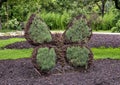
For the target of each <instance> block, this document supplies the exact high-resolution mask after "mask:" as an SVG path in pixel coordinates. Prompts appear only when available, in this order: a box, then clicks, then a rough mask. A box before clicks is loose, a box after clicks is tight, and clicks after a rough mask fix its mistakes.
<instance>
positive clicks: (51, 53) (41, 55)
mask: <svg viewBox="0 0 120 85" xmlns="http://www.w3.org/2000/svg"><path fill="white" fill-rule="evenodd" d="M36 61H37V65H38V66H39V68H40V69H41V70H42V71H48V70H50V69H52V68H53V67H54V66H55V64H56V54H55V50H54V48H51V49H49V48H47V47H45V48H39V49H38V52H37V57H36Z"/></svg>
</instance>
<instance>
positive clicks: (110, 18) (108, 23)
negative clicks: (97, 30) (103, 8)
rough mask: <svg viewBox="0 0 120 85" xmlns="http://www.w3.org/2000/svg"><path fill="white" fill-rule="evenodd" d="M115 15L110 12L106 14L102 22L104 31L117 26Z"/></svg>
mask: <svg viewBox="0 0 120 85" xmlns="http://www.w3.org/2000/svg"><path fill="white" fill-rule="evenodd" d="M115 16H116V15H115V13H114V12H113V11H110V12H109V13H106V14H105V15H104V17H103V20H102V30H110V29H111V27H113V26H115V21H114V20H115Z"/></svg>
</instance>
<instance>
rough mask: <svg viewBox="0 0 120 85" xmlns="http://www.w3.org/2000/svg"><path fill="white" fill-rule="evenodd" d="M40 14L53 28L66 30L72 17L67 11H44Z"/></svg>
mask: <svg viewBox="0 0 120 85" xmlns="http://www.w3.org/2000/svg"><path fill="white" fill-rule="evenodd" d="M40 16H41V18H42V19H43V20H44V21H45V22H46V24H47V25H48V26H49V27H50V29H51V30H64V29H65V28H66V26H67V23H68V21H69V19H70V16H69V14H68V13H67V12H63V14H61V13H54V12H49V13H47V12H42V13H41V14H40Z"/></svg>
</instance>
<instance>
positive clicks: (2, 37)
mask: <svg viewBox="0 0 120 85" xmlns="http://www.w3.org/2000/svg"><path fill="white" fill-rule="evenodd" d="M9 38H24V36H0V39H3V40H5V39H9Z"/></svg>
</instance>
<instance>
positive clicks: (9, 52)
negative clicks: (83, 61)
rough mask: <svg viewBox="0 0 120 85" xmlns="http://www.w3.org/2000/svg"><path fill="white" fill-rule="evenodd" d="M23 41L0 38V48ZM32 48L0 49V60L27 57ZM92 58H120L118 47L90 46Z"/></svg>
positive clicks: (21, 39)
mask: <svg viewBox="0 0 120 85" xmlns="http://www.w3.org/2000/svg"><path fill="white" fill-rule="evenodd" d="M20 41H25V39H24V38H10V39H6V40H0V48H1V47H4V46H6V45H8V44H12V43H15V42H20ZM32 50H33V49H0V60H3V59H18V58H28V57H30V56H31V53H32ZM92 51H93V54H94V59H106V58H110V59H120V48H104V47H101V48H92Z"/></svg>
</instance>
